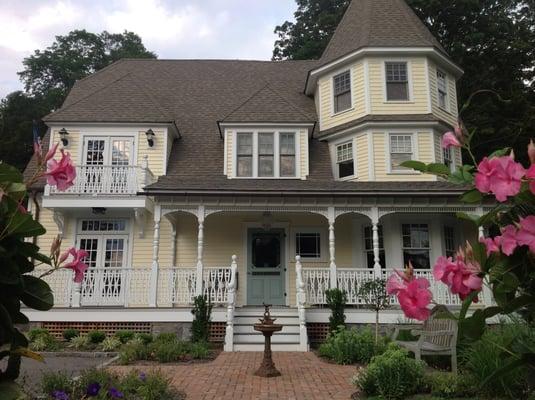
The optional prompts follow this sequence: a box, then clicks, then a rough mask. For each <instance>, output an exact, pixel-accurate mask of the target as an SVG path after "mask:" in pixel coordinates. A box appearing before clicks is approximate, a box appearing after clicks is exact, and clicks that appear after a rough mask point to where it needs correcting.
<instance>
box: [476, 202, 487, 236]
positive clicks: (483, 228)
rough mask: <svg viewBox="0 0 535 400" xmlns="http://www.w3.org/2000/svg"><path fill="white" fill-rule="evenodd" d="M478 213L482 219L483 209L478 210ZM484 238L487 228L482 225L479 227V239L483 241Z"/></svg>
mask: <svg viewBox="0 0 535 400" xmlns="http://www.w3.org/2000/svg"><path fill="white" fill-rule="evenodd" d="M476 213H477V215H479V216H480V217H482V216H483V214H484V211H483V207H478V208H477V210H476ZM484 237H485V227H484V226H482V225H480V226H478V227H477V238H478V239H483V238H484Z"/></svg>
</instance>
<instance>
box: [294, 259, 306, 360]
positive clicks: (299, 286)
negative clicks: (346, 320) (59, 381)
mask: <svg viewBox="0 0 535 400" xmlns="http://www.w3.org/2000/svg"><path fill="white" fill-rule="evenodd" d="M295 286H296V302H297V315H298V317H299V350H300V351H308V350H309V346H308V333H307V324H306V314H305V305H306V290H305V281H304V279H303V266H302V265H301V256H295Z"/></svg>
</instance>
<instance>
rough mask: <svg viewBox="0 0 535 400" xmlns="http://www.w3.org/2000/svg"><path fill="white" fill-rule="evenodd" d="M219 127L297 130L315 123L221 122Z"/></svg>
mask: <svg viewBox="0 0 535 400" xmlns="http://www.w3.org/2000/svg"><path fill="white" fill-rule="evenodd" d="M219 126H221V127H225V128H226V127H240V128H244V127H249V128H250V129H255V128H257V127H259V126H268V127H271V128H272V129H277V127H279V126H284V127H290V128H292V127H293V128H297V127H301V126H309V127H310V126H314V122H220V123H219Z"/></svg>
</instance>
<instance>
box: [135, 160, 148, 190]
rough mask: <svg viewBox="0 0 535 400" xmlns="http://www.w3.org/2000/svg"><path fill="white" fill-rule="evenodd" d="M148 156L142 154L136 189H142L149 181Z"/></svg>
mask: <svg viewBox="0 0 535 400" xmlns="http://www.w3.org/2000/svg"><path fill="white" fill-rule="evenodd" d="M148 180H149V156H148V155H147V154H145V155H144V156H143V161H141V171H140V177H139V182H138V183H137V189H138V190H139V191H141V190H143V188H144V187H145V186H146V185H147V184H148V183H149V182H148Z"/></svg>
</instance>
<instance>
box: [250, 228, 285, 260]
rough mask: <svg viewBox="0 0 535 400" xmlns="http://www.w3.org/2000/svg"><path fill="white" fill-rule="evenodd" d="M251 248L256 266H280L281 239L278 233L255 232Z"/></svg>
mask: <svg viewBox="0 0 535 400" xmlns="http://www.w3.org/2000/svg"><path fill="white" fill-rule="evenodd" d="M251 248H252V261H253V266H254V267H255V268H278V267H280V239H279V236H278V235H276V234H269V233H266V234H255V235H254V237H253V242H252V244H251Z"/></svg>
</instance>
